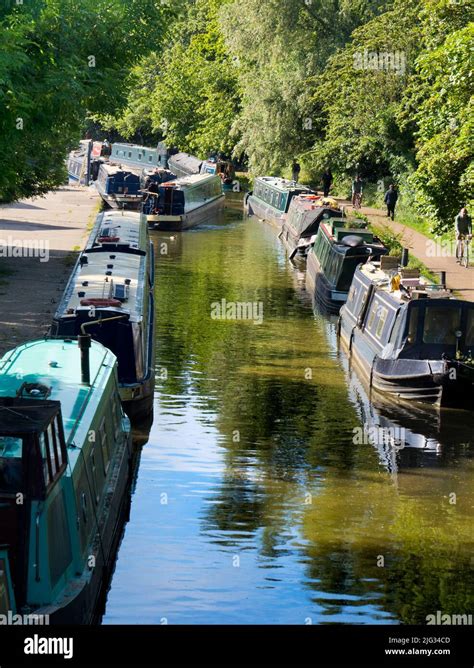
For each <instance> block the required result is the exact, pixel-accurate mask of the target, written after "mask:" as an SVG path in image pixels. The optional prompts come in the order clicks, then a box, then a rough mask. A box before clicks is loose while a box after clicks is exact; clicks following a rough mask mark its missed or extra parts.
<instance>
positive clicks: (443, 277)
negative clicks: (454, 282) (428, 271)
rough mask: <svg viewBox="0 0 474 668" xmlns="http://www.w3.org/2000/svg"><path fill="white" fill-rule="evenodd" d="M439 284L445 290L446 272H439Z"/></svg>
mask: <svg viewBox="0 0 474 668" xmlns="http://www.w3.org/2000/svg"><path fill="white" fill-rule="evenodd" d="M439 282H440V283H441V287H442V288H444V289H445V290H446V272H445V271H440V272H439Z"/></svg>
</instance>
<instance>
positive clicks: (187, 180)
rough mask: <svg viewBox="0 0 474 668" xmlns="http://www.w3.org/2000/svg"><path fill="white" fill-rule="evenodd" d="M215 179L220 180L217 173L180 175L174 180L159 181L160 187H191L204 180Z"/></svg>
mask: <svg viewBox="0 0 474 668" xmlns="http://www.w3.org/2000/svg"><path fill="white" fill-rule="evenodd" d="M216 179H218V180H219V182H221V179H220V177H219V176H217V174H189V175H187V176H181V177H180V178H179V179H176V180H175V181H165V182H164V183H160V188H170V187H171V188H192V187H194V186H199V185H201V184H202V183H205V182H206V181H215V180H216Z"/></svg>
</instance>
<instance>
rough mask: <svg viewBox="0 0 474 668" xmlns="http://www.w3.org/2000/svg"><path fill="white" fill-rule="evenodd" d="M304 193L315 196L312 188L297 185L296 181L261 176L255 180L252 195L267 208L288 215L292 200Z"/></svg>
mask: <svg viewBox="0 0 474 668" xmlns="http://www.w3.org/2000/svg"><path fill="white" fill-rule="evenodd" d="M302 193H309V194H314V192H313V191H312V190H311V188H308V187H307V186H304V185H302V184H299V183H295V181H289V180H288V179H282V178H279V177H276V176H259V177H258V178H256V179H255V183H254V187H253V193H252V194H253V197H255V198H257V199H259V200H261V201H262V202H263V203H264V204H265V205H266V206H271V207H272V208H274V209H277V210H278V211H280V212H282V213H286V212H287V211H288V208H289V206H290V202H291V200H292V198H293V197H296V196H297V195H301V194H302Z"/></svg>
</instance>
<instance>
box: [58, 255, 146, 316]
mask: <svg viewBox="0 0 474 668" xmlns="http://www.w3.org/2000/svg"><path fill="white" fill-rule="evenodd" d="M83 257H86V259H87V263H83V262H81V259H82V258H83ZM146 262H147V258H146V256H145V255H137V254H132V253H120V252H116V251H114V252H113V253H87V254H83V255H82V256H81V257H80V258H79V261H78V263H77V264H76V267H75V269H74V272H73V274H72V276H71V278H70V280H69V283H68V285H67V287H66V290H65V293H64V296H63V299H62V301H61V303H60V305H59V308H58V310H57V313H56V317H57V318H64V317H68V315H72V316H73V315H75V313H76V312H77V311H81V310H83V311H89V310H90V308H91V305H90V303H89V304H87V303H86V304H85V303H83V302H87V300H91V299H93V300H96V299H106V300H114V302H116V300H117V299H118V298H117V297H116V295H117V290H118V289H120V290H121V292H122V294H123V296H124V299H123V301H121V302H120V305H119V304H117V303H114V304H111V305H110V306H100V309H101V310H106V311H113V313H112V314H111V315H115V314H117V313H124V314H126V315H128V316H129V318H130V320H131V321H132V322H138V321H140V320H141V318H142V312H143V303H144V293H145V289H146V286H147V277H146V275H145V273H146ZM97 308H99V307H98V306H97Z"/></svg>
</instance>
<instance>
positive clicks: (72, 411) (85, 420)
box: [0, 339, 117, 456]
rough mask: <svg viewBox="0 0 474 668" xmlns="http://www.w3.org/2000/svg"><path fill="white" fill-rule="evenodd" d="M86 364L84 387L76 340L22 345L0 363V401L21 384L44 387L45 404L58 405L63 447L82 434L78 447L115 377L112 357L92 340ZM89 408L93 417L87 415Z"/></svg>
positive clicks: (35, 342) (0, 417)
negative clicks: (47, 390)
mask: <svg viewBox="0 0 474 668" xmlns="http://www.w3.org/2000/svg"><path fill="white" fill-rule="evenodd" d="M89 361H90V374H91V376H90V377H91V384H90V385H85V384H83V383H81V355H80V351H79V348H78V344H77V341H76V340H72V339H42V340H39V341H31V342H29V343H25V344H24V345H22V346H18V348H15V349H14V350H11V351H10V352H7V353H5V355H4V356H3V357H2V358H1V359H0V398H1V397H15V396H16V394H17V392H18V391H19V390H20V387H21V386H22V385H23V383H34V384H37V383H40V384H41V385H46V386H47V387H48V388H50V390H51V392H50V394H49V395H48V400H50V401H59V402H60V403H61V412H62V417H63V423H64V435H65V438H66V443H68V444H71V443H72V441H73V440H74V437H75V435H76V434H77V433H78V431H80V430H81V433H82V440H80V439H79V438H78V440H77V442H76V443H75V444H76V445H77V446H78V447H80V446H81V445H82V443H83V442H84V440H85V434H87V430H88V428H89V426H90V424H91V421H92V418H93V415H94V414H95V410H96V408H97V406H98V404H99V402H100V400H101V398H102V394H103V390H104V386H105V383H106V382H107V380H108V378H109V377H110V375H111V374H113V373H115V369H116V364H117V360H116V357H115V355H114V354H113V353H111V352H110V350H108V349H107V348H105V347H104V346H103V345H101V344H100V343H97V342H96V341H94V340H92V341H91V348H90V349H89ZM35 401H36V400H35V399H34V398H30V400H29V403H30V404H33V405H34V402H35ZM38 401H39V400H38ZM88 407H89V408H90V410H91V411H92V415H90V414H88V413H87V412H86V411H87V408H88ZM47 410H48V411H50V410H52V409H51V408H48V409H47ZM1 421H2V414H1V412H0V423H1ZM17 456H18V455H17Z"/></svg>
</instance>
